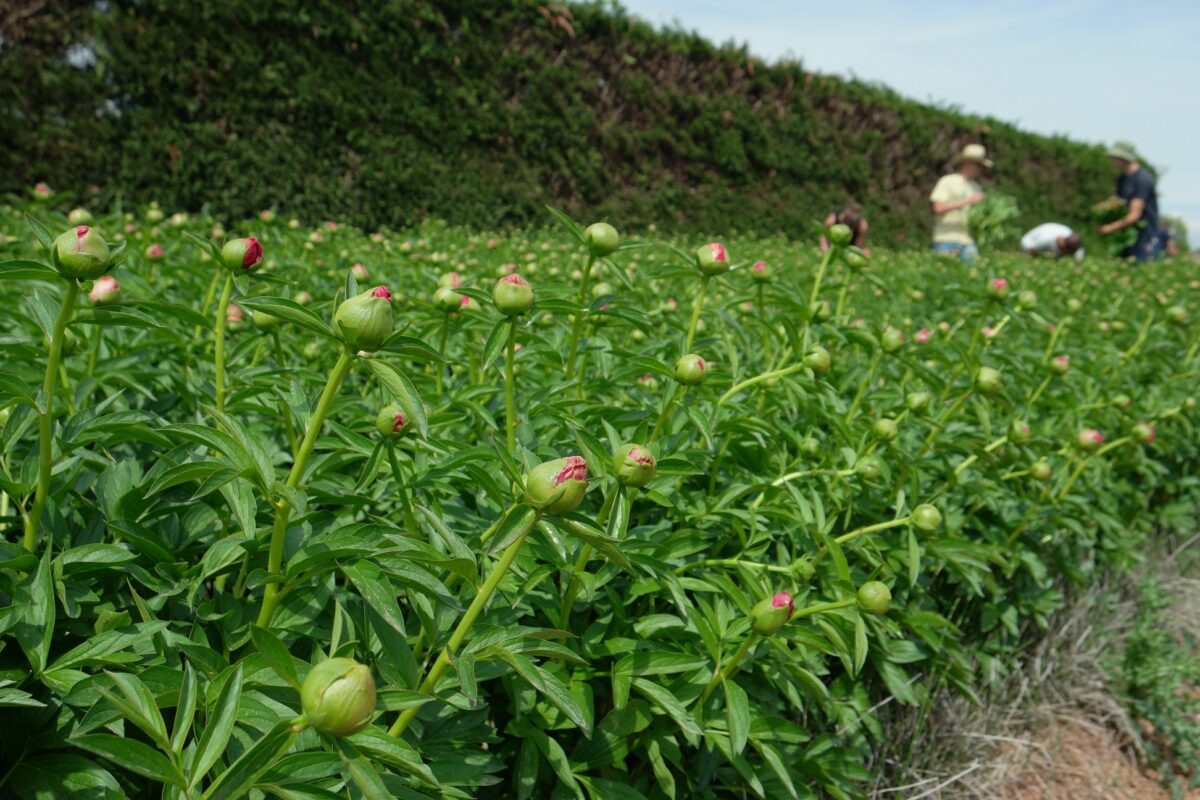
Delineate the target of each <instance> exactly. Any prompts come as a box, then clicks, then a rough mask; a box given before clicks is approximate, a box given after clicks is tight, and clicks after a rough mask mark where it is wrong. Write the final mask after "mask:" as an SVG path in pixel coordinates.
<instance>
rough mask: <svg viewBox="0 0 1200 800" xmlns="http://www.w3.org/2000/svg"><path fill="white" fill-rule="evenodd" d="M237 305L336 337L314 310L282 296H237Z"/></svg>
mask: <svg viewBox="0 0 1200 800" xmlns="http://www.w3.org/2000/svg"><path fill="white" fill-rule="evenodd" d="M238 305H240V306H242V307H243V308H248V309H250V310H251V311H261V312H263V313H265V314H270V315H271V316H272V317H278V318H279V319H281V320H283V321H284V322H290V323H291V324H292V325H295V326H297V327H299V328H303V329H304V330H306V331H308V332H309V333H315V334H317V335H318V336H324V337H326V338H328V339H335V340H336V339H337V338H338V335H337V334H336V333H334V332H333V328H331V327H329V323H327V322H326V321H325V320H323V319H321V317H320V316H318V315H317V314H316V312H314V311H312V310H311V309H309V308H306V307H304V306H302V305H300V304H299V303H296V302H293V301H291V300H286V299H284V298H282V297H242V298H238Z"/></svg>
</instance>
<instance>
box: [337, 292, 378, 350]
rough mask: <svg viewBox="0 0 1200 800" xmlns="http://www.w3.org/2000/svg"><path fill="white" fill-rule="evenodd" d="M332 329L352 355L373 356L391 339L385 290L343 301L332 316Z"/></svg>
mask: <svg viewBox="0 0 1200 800" xmlns="http://www.w3.org/2000/svg"><path fill="white" fill-rule="evenodd" d="M333 327H334V328H335V329H336V330H337V332H338V334H339V335H340V336H341V338H342V341H343V342H345V343H346V346H347V347H349V348H350V349H351V350H353V351H360V350H364V351H366V352H368V353H373V352H375V351H376V350H378V349H379V346H380V345H381V344H383V342H384V340H386V339H387V337H389V336H391V335H392V294H391V292H389V291H388V288H387V287H386V286H376V287H375V288H374V289H370V290H368V291H365V292H363V293H362V294H359V295H355V296H354V297H351V298H350V299H349V300H345V301H344V302H343V303H342V304H341V305H340V306H338V309H337V311H336V312H334V315H333Z"/></svg>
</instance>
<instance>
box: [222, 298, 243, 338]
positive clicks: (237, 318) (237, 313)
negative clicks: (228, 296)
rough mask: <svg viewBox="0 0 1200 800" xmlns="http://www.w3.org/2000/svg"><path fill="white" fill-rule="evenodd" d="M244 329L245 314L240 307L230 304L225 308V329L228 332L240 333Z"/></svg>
mask: <svg viewBox="0 0 1200 800" xmlns="http://www.w3.org/2000/svg"><path fill="white" fill-rule="evenodd" d="M245 327H246V312H245V311H243V310H242V307H241V306H239V305H236V304H234V303H230V304H229V305H228V306H226V308H225V329H226V330H229V331H234V332H237V331H240V330H242V329H243V328H245Z"/></svg>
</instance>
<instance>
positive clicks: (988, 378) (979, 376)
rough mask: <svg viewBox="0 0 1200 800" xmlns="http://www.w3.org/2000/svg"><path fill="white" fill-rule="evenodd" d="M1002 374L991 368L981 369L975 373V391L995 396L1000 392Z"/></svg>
mask: <svg viewBox="0 0 1200 800" xmlns="http://www.w3.org/2000/svg"><path fill="white" fill-rule="evenodd" d="M1000 377H1001V376H1000V372H999V370H995V369H992V368H991V367H980V368H979V371H978V372H976V373H975V390H976V391H977V392H979V393H980V394H988V395H990V394H995V393H996V392H998V391H1000Z"/></svg>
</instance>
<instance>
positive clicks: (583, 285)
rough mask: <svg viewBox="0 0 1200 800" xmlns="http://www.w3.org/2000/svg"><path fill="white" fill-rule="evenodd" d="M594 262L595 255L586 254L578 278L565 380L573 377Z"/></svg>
mask: <svg viewBox="0 0 1200 800" xmlns="http://www.w3.org/2000/svg"><path fill="white" fill-rule="evenodd" d="M595 263H596V257H595V256H588V260H587V265H586V266H585V267H584V268H583V277H581V278H580V279H579V309H578V310H577V311H576V312H575V319H574V320H572V322H571V346H570V347H569V348H568V349H567V380H571V379H572V378H574V377H575V356H576V355H577V354H578V353H579V336H580V334H581V333H582V331H583V317H584V314H585V308H584V303H586V302H587V289H588V279H589V278H591V276H592V266H593V265H594V264H595Z"/></svg>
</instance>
